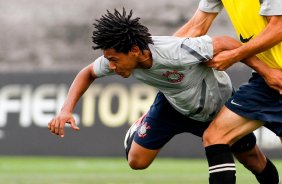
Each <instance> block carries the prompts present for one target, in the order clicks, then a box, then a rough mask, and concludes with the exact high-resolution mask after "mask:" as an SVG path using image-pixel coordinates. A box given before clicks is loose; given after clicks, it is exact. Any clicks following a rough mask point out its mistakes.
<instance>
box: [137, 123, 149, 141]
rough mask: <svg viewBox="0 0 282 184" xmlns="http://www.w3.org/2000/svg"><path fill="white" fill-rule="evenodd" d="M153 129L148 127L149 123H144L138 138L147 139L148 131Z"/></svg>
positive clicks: (139, 130)
mask: <svg viewBox="0 0 282 184" xmlns="http://www.w3.org/2000/svg"><path fill="white" fill-rule="evenodd" d="M150 128H151V127H150V126H149V125H148V123H147V122H146V123H143V124H142V125H141V126H140V128H139V129H138V136H139V137H142V138H143V137H145V136H146V135H147V130H148V129H150Z"/></svg>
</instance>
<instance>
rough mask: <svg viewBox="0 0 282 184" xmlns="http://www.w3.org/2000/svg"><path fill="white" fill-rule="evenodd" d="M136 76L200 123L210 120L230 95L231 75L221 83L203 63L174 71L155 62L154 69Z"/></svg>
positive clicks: (140, 70) (223, 76) (223, 77)
mask: <svg viewBox="0 0 282 184" xmlns="http://www.w3.org/2000/svg"><path fill="white" fill-rule="evenodd" d="M133 76H134V77H135V78H136V79H138V80H140V81H142V82H144V83H146V84H149V85H151V86H153V87H156V88H158V89H159V90H160V91H162V93H163V94H164V95H165V96H166V98H167V99H168V101H169V102H170V103H171V104H172V106H174V107H175V108H176V109H177V110H178V111H179V112H181V113H182V114H185V115H188V116H190V117H191V118H193V119H196V120H198V121H208V120H211V119H212V118H213V116H214V114H215V112H217V111H218V110H219V109H220V108H221V106H222V105H223V104H224V102H225V100H227V98H229V97H230V95H231V84H230V80H229V78H228V76H227V75H221V76H219V78H220V79H221V82H222V85H221V84H219V83H220V81H219V80H218V78H217V77H216V76H215V74H214V71H213V70H212V69H211V68H208V67H206V66H204V64H203V63H197V64H192V65H187V66H182V67H175V68H172V67H167V66H165V65H162V64H160V63H158V61H156V60H155V64H154V65H153V67H152V68H151V69H149V70H143V69H136V70H135V71H134V73H133ZM219 86H221V87H222V86H225V88H224V89H223V90H221V89H220V88H219ZM199 109H201V111H199Z"/></svg>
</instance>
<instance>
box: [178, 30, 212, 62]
mask: <svg viewBox="0 0 282 184" xmlns="http://www.w3.org/2000/svg"><path fill="white" fill-rule="evenodd" d="M181 48H182V53H181V55H182V57H181V63H186V64H187V63H191V61H193V60H191V57H192V58H194V63H195V59H196V63H199V62H206V61H208V60H210V59H212V58H213V45H212V38H211V37H209V36H207V35H205V36H201V37H196V38H187V39H185V40H184V41H183V43H182V44H181Z"/></svg>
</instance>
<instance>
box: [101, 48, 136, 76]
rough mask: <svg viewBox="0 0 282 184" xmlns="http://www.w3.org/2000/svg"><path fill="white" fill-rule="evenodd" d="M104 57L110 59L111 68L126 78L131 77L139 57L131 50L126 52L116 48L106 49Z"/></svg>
mask: <svg viewBox="0 0 282 184" xmlns="http://www.w3.org/2000/svg"><path fill="white" fill-rule="evenodd" d="M104 57H105V58H107V59H108V60H109V68H110V69H111V70H113V71H114V72H115V73H116V74H118V75H120V76H122V77H124V78H127V77H129V76H130V75H131V74H132V72H133V70H134V69H135V68H136V66H137V57H136V55H135V54H134V53H133V52H131V51H130V52H129V53H128V54H124V53H121V52H116V50H115V49H106V50H104Z"/></svg>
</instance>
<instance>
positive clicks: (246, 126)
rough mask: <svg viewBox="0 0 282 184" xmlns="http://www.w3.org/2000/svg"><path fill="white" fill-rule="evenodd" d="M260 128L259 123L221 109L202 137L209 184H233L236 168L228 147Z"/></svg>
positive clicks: (260, 124)
mask: <svg viewBox="0 0 282 184" xmlns="http://www.w3.org/2000/svg"><path fill="white" fill-rule="evenodd" d="M260 126H262V123H261V122H259V121H250V120H248V119H246V118H243V117H240V116H238V115H237V114H235V113H233V112H232V111H230V110H229V109H227V108H226V107H223V108H222V110H221V111H220V112H219V114H218V116H217V117H216V118H215V119H214V121H213V122H212V123H211V124H210V126H209V127H208V128H207V130H206V131H205V132H204V135H203V141H204V146H205V150H206V155H207V159H208V163H209V172H210V183H211V184H223V183H228V184H235V182H236V176H235V174H236V168H235V164H234V160H233V157H232V154H231V150H230V147H229V145H232V144H233V143H234V142H236V141H237V140H239V139H240V138H242V137H243V136H245V135H247V134H249V133H250V132H252V131H253V130H255V129H257V128H258V127H260Z"/></svg>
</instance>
